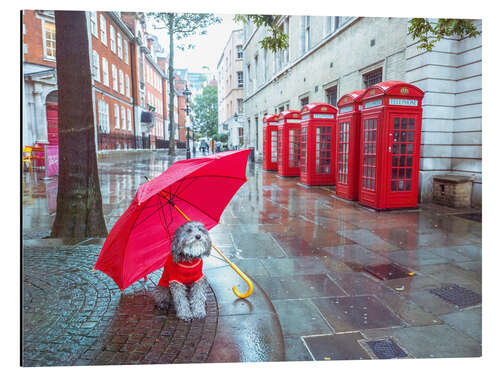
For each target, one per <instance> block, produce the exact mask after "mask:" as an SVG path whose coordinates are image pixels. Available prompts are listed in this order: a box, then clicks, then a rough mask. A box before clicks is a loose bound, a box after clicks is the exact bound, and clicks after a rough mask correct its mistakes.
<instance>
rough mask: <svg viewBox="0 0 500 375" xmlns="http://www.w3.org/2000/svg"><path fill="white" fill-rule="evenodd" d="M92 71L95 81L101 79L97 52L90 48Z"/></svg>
mask: <svg viewBox="0 0 500 375" xmlns="http://www.w3.org/2000/svg"><path fill="white" fill-rule="evenodd" d="M92 73H93V74H94V79H95V80H96V81H98V82H99V81H100V80H101V69H99V54H98V53H97V51H96V50H92Z"/></svg>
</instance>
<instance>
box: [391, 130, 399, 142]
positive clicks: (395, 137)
mask: <svg viewBox="0 0 500 375" xmlns="http://www.w3.org/2000/svg"><path fill="white" fill-rule="evenodd" d="M392 141H393V142H394V143H396V142H399V132H394V139H393V140H392Z"/></svg>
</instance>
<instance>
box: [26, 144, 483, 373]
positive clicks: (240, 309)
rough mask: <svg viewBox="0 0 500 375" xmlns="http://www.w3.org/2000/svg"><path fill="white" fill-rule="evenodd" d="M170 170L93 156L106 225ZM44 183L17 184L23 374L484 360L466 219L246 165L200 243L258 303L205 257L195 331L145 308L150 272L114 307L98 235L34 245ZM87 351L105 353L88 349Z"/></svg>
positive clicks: (475, 255)
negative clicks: (386, 205)
mask: <svg viewBox="0 0 500 375" xmlns="http://www.w3.org/2000/svg"><path fill="white" fill-rule="evenodd" d="M177 159H179V160H180V159H183V156H178V157H177ZM174 160H175V158H174V159H172V158H169V157H168V156H167V155H166V154H165V153H162V152H154V153H137V154H136V153H134V154H132V153H129V154H127V155H123V156H120V157H116V156H114V157H113V156H107V157H103V158H101V159H100V161H99V170H100V178H101V193H102V196H103V209H104V215H105V219H106V223H107V225H108V229H111V227H112V225H113V224H114V223H115V222H116V220H117V219H118V218H119V216H120V215H121V214H122V213H123V212H124V211H125V209H126V208H127V207H128V205H129V204H130V202H131V200H132V198H133V196H134V194H135V191H136V189H137V187H138V186H139V185H140V184H141V183H143V182H144V181H145V179H144V176H148V177H155V176H157V175H159V174H160V173H162V172H163V171H164V170H165V169H166V168H168V166H169V165H170V164H171V163H172V162H173V161H174ZM40 177H43V176H41V175H40V174H39V175H36V172H35V174H34V175H30V174H29V173H25V174H24V175H23V181H22V182H23V239H24V244H23V245H24V256H25V258H24V270H25V278H24V280H25V282H24V288H25V289H24V298H25V306H24V308H25V321H24V333H25V341H24V348H25V349H24V361H25V365H28V366H40V365H54V364H107V363H115V364H117V363H171V362H191V361H194V362H205V361H208V362H240V361H279V360H289V361H297V360H299V361H304V360H336V359H370V358H372V359H375V358H430V357H434V358H439V357H476V356H480V355H481V340H482V339H481V314H482V305H481V291H482V285H481V270H482V267H481V260H482V249H481V247H482V240H481V231H482V225H481V223H480V222H477V221H474V220H472V219H470V218H471V217H476V216H477V215H465V216H464V214H471V213H475V212H477V210H473V209H470V210H455V209H451V208H447V207H443V206H438V205H434V204H423V205H420V207H419V209H413V210H401V211H391V212H376V211H374V210H371V209H368V208H364V207H362V206H359V205H358V204H355V203H351V202H346V201H343V200H340V199H337V198H336V197H335V195H334V193H333V191H332V190H331V189H329V188H325V187H313V188H309V187H305V186H302V185H299V184H298V178H281V177H279V176H277V174H276V173H275V172H266V171H262V168H261V165H259V164H253V163H249V164H248V168H247V177H248V182H247V183H246V184H245V185H243V186H242V188H241V189H240V190H239V191H238V193H237V194H236V196H235V197H234V198H233V200H232V201H231V203H230V204H229V206H228V207H227V208H226V210H225V212H224V214H223V216H222V218H221V223H220V224H219V225H218V226H217V227H215V228H214V229H212V230H211V235H212V239H213V242H214V243H215V244H216V245H217V246H218V247H219V248H220V249H221V250H222V251H223V252H224V254H225V255H226V256H227V257H228V258H230V259H231V260H232V261H233V262H234V263H235V264H236V265H238V267H240V268H241V269H242V270H243V271H245V272H246V273H247V274H248V276H250V277H251V278H252V279H253V280H254V281H255V292H254V294H252V296H250V297H249V298H248V299H246V300H240V299H238V298H236V296H235V295H234V294H233V292H232V291H231V288H232V286H233V285H236V286H237V287H238V289H239V290H240V291H244V290H246V289H245V288H246V285H245V284H244V282H243V281H242V280H241V279H239V277H238V276H237V275H236V274H235V273H234V272H233V271H232V270H231V269H230V268H229V267H228V266H227V265H226V264H225V263H224V262H223V261H221V260H220V259H218V258H217V257H216V256H211V257H210V258H209V259H208V260H207V262H206V263H205V265H206V266H205V273H206V275H207V277H208V278H209V281H210V285H211V287H212V291H213V300H212V303H213V306H214V309H213V312H212V315H209V316H207V318H206V320H205V321H203V322H202V323H200V324H198V325H196V326H194V327H193V326H192V325H191V326H188V325H186V326H183V324H182V323H179V322H178V321H177V320H176V319H175V318H172V316H173V313H169V315H168V316H167V317H165V315H161V314H160V313H159V312H157V311H156V310H155V309H154V307H153V303H152V301H151V299H150V295H149V291H150V289H151V288H152V287H153V286H154V285H155V283H156V282H157V279H158V278H159V272H156V273H154V274H152V275H151V276H150V277H149V278H148V279H147V280H146V281H140V282H137V283H136V284H134V285H133V286H132V287H130V288H129V289H127V290H126V292H125V294H124V296H123V297H120V292H119V290H118V288H116V286H115V285H114V283H113V282H112V281H111V279H110V278H108V277H107V276H106V275H104V274H101V273H100V272H95V273H91V272H89V271H88V270H89V269H90V268H91V267H92V265H93V263H94V262H95V259H96V257H97V254H98V252H99V249H100V246H101V245H102V241H103V240H102V239H89V240H88V241H86V242H83V243H82V242H80V243H68V241H63V240H59V239H41V238H42V237H44V236H47V235H48V234H49V233H50V226H51V224H52V222H53V220H54V213H55V199H56V196H57V180H56V179H53V180H50V181H45V182H44V181H42V180H40ZM459 215H462V216H459ZM443 288H444V289H443ZM438 290H445V291H447V293H448V294H450V293H451V292H452V293H455V294H459V295H458V296H455V297H456V298H457V299H455V300H453V299H450V298H443V293H441V295H440V294H439V293H437V292H436V291H438ZM70 291H71V292H70ZM433 291H434V292H433ZM450 291H451V292H450ZM448 294H446V295H448ZM455 297H454V298H455ZM453 301H455V303H453ZM456 301H459V302H456ZM464 301H465V302H464ZM457 303H458V304H457ZM172 327H174V328H172ZM176 332H177V333H176ZM176 334H177V335H178V336H176ZM116 337H119V338H116ZM42 338H43V339H42ZM167 339H168V340H170V341H168V342H167ZM128 340H131V341H130V342H129V341H128ZM96 343H98V344H99V348H101V349H100V352H99V353H96V352H89V350H90V349H89V348H91V347H93V349H97V348H96ZM174 344H175V345H174ZM172 345H174V346H172ZM102 348H104V350H102ZM103 353H105V354H103ZM167 353H168V354H167Z"/></svg>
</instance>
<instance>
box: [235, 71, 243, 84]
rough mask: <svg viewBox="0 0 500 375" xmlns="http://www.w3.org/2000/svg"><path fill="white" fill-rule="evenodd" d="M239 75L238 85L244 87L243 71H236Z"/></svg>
mask: <svg viewBox="0 0 500 375" xmlns="http://www.w3.org/2000/svg"><path fill="white" fill-rule="evenodd" d="M236 74H237V75H238V87H243V72H236Z"/></svg>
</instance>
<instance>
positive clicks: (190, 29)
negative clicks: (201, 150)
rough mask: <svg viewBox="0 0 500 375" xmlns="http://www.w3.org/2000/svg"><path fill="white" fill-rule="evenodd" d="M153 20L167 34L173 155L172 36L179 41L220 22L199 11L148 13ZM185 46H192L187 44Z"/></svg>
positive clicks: (170, 138)
mask: <svg viewBox="0 0 500 375" xmlns="http://www.w3.org/2000/svg"><path fill="white" fill-rule="evenodd" d="M148 17H150V19H152V20H153V22H154V24H153V27H154V28H155V29H166V30H167V32H168V35H169V59H168V83H169V103H168V121H169V124H170V137H169V150H168V153H169V155H175V128H174V95H175V90H174V36H175V38H176V39H177V40H178V41H179V40H182V39H184V38H187V37H189V36H193V35H196V34H200V35H203V34H206V32H207V31H206V30H205V29H206V28H207V27H208V26H210V25H212V24H214V23H219V22H221V19H220V18H219V17H216V16H214V15H213V14H200V13H148ZM177 47H178V48H180V49H181V50H183V49H184V48H186V46H185V45H184V44H182V43H181V44H179V45H178V46H177ZM187 48H189V49H190V48H194V45H192V44H188V46H187Z"/></svg>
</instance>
